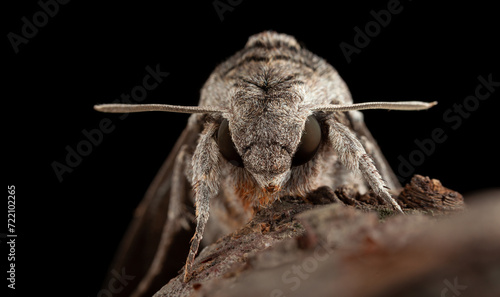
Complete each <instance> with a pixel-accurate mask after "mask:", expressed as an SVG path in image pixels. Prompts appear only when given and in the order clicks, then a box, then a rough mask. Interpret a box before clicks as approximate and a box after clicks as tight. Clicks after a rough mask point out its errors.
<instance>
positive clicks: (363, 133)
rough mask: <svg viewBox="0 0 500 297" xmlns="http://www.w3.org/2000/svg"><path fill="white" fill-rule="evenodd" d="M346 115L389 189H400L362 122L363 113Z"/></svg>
mask: <svg viewBox="0 0 500 297" xmlns="http://www.w3.org/2000/svg"><path fill="white" fill-rule="evenodd" d="M347 114H348V117H349V119H350V120H351V123H352V127H353V129H354V131H355V132H356V133H357V134H358V135H359V138H360V141H361V144H362V145H363V147H364V148H365V150H366V152H367V153H368V154H370V156H372V158H373V160H374V161H375V165H376V166H377V169H378V170H379V172H380V174H381V175H382V178H383V179H384V181H385V182H386V183H387V185H388V186H389V188H391V189H398V188H401V184H400V183H399V180H398V179H397V177H396V175H395V174H394V172H393V171H392V169H391V167H390V166H389V163H388V162H387V160H386V159H385V157H384V155H383V154H382V151H381V150H380V147H379V146H378V144H377V142H376V140H375V138H373V136H372V134H371V133H370V131H369V130H368V128H367V127H366V125H365V122H364V120H363V118H364V116H363V113H362V112H360V111H357V110H351V111H349V112H348V113H347Z"/></svg>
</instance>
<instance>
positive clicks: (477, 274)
mask: <svg viewBox="0 0 500 297" xmlns="http://www.w3.org/2000/svg"><path fill="white" fill-rule="evenodd" d="M398 201H399V203H401V205H402V206H403V207H405V212H406V213H407V214H408V215H393V212H392V211H391V210H390V209H388V207H389V206H388V205H386V204H385V202H384V201H382V200H381V199H378V198H376V197H375V196H374V195H373V194H372V193H367V194H360V193H358V192H357V191H356V190H355V189H354V188H350V187H342V188H339V189H337V190H336V191H332V190H330V189H328V188H326V187H324V188H319V189H318V190H316V191H315V192H314V193H311V195H309V196H308V197H306V199H299V198H294V197H287V198H286V199H282V201H281V202H276V203H274V204H273V205H272V206H271V207H269V208H267V209H263V210H261V211H260V212H258V213H257V215H256V216H255V218H254V219H253V220H252V221H250V222H249V223H248V224H247V225H246V226H245V227H243V228H242V229H240V230H238V231H237V232H235V233H233V234H230V235H227V236H225V237H223V238H221V239H220V240H218V241H217V242H216V243H214V244H212V245H210V246H208V247H206V248H205V249H203V250H202V251H201V253H200V254H199V255H198V257H197V259H196V262H195V265H194V267H195V272H194V275H193V279H191V281H190V282H188V283H183V282H182V275H179V276H178V277H176V278H174V279H172V280H170V282H169V283H168V284H167V285H165V286H164V287H163V288H162V289H161V290H160V291H158V292H157V293H156V294H155V297H160V296H363V297H366V296H368V297H370V296H373V297H375V296H424V297H425V296H459V295H460V296H500V294H499V293H500V285H499V282H498V271H500V270H499V267H500V228H498V226H500V216H499V215H498V214H499V213H500V200H498V199H497V200H496V201H489V202H487V203H485V204H486V205H483V206H481V207H476V208H470V209H469V211H467V212H464V211H463V210H464V200H463V197H462V196H461V195H460V194H458V193H456V192H454V191H451V190H449V189H446V188H445V187H443V186H442V185H441V183H440V182H439V181H437V180H431V179H429V178H426V177H422V176H415V177H414V178H413V179H412V181H411V183H410V184H408V185H406V186H405V188H404V189H403V191H402V192H401V193H400V194H399V196H398ZM450 213H456V214H455V215H453V216H449V219H446V220H440V219H439V218H440V217H442V216H443V215H445V214H448V215H449V214H450ZM424 214H426V215H424ZM436 214H437V215H439V216H437V217H431V216H435V215H436ZM429 215H431V216H429ZM436 218H437V219H436ZM382 219H383V220H382ZM495 278H496V280H495Z"/></svg>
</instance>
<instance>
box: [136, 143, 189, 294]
mask: <svg viewBox="0 0 500 297" xmlns="http://www.w3.org/2000/svg"><path fill="white" fill-rule="evenodd" d="M187 157H189V153H188V146H187V145H183V146H182V147H181V149H180V150H179V153H178V154H177V156H176V158H175V161H174V166H173V169H172V179H171V188H170V200H169V204H168V214H167V219H166V220H165V223H164V225H163V230H162V233H161V238H160V242H159V244H158V248H157V250H156V253H155V255H154V258H153V261H152V262H151V266H150V267H149V270H148V272H147V273H146V275H144V277H143V278H142V279H141V282H140V283H139V285H138V286H137V288H136V289H135V291H134V292H133V293H132V294H131V296H132V297H138V296H143V295H144V294H145V292H146V291H147V290H148V289H149V287H150V286H151V283H152V282H153V281H154V279H155V278H156V276H157V275H158V274H160V272H161V270H162V268H163V266H164V265H165V262H166V256H167V253H168V251H169V249H170V246H171V245H172V241H173V239H174V237H175V236H176V235H177V233H178V232H179V230H180V229H181V228H185V229H188V228H189V222H188V221H187V219H186V216H185V215H184V214H185V211H184V204H183V202H184V199H185V197H186V177H185V176H184V168H185V167H186V165H188V164H189V163H188V160H189V159H188V158H187Z"/></svg>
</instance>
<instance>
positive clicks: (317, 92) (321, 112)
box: [95, 32, 436, 296]
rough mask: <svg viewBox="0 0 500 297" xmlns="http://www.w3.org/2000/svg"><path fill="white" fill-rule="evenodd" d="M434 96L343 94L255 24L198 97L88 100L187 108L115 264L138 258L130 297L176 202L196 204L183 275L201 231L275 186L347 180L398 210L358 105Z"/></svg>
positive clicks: (245, 210)
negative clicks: (364, 98)
mask: <svg viewBox="0 0 500 297" xmlns="http://www.w3.org/2000/svg"><path fill="white" fill-rule="evenodd" d="M435 104H436V102H432V103H425V102H419V101H407V102H368V103H358V104H354V103H353V100H352V98H351V95H350V93H349V90H348V88H347V86H346V84H345V83H344V81H343V80H342V78H341V77H340V76H339V74H338V73H337V71H336V70H335V69H334V68H333V67H332V66H331V65H330V64H328V63H327V62H326V61H325V60H323V59H322V58H320V57H318V56H316V55H314V54H313V53H311V52H310V51H308V50H306V49H304V48H303V47H302V46H300V45H299V44H298V43H297V41H296V40H295V39H294V38H293V37H291V36H288V35H285V34H279V33H276V32H263V33H260V34H257V35H254V36H251V37H250V38H249V40H248V42H247V44H246V46H245V47H244V48H243V49H242V50H241V51H239V52H237V53H236V54H235V55H234V56H232V57H230V58H229V59H228V60H226V61H225V62H223V63H222V64H220V65H219V66H218V67H217V68H216V69H215V70H214V71H213V73H212V74H211V75H210V77H209V78H208V80H207V82H206V83H205V85H204V86H203V88H202V90H201V97H200V102H199V106H174V105H165V104H139V105H133V104H101V105H96V106H95V109H96V110H98V111H102V112H118V113H121V112H142V111H166V112H178V113H190V114H191V116H190V117H189V120H188V124H187V127H186V128H185V129H184V131H183V132H182V134H181V136H180V137H179V139H178V140H177V143H176V144H175V146H174V148H173V149H172V151H171V153H170V155H169V156H168V158H167V160H166V161H165V163H164V164H163V166H162V167H161V169H160V171H159V172H158V174H157V176H156V177H155V179H154V180H153V182H152V184H151V186H150V187H149V189H148V190H147V192H146V194H145V197H144V198H143V200H142V202H141V203H140V205H139V206H138V208H137V210H136V213H135V218H134V220H133V222H132V224H131V226H130V227H129V230H128V231H127V234H126V235H125V237H124V240H123V242H122V244H121V247H120V250H119V252H118V254H117V257H116V259H115V263H117V264H115V267H118V266H120V265H121V266H123V267H126V266H127V265H128V266H130V265H133V264H132V262H134V261H135V262H140V264H137V263H135V266H136V267H137V266H138V267H137V270H136V272H135V273H136V274H140V275H141V280H140V282H139V283H138V284H137V288H136V289H135V292H134V296H140V295H141V294H142V293H144V292H145V291H146V290H147V289H148V287H149V286H150V284H151V282H152V281H153V280H154V278H155V277H156V276H157V275H158V274H159V273H160V272H161V271H162V270H163V269H164V265H165V264H166V263H165V261H166V255H167V251H168V249H169V247H170V246H171V244H172V241H173V237H174V236H175V234H176V233H177V232H179V230H181V229H182V228H186V229H187V228H189V222H188V221H189V219H190V217H189V213H188V212H186V210H185V205H186V204H190V203H191V204H192V203H194V204H195V207H196V229H195V232H194V236H193V238H192V241H191V246H190V250H189V254H188V257H187V260H186V265H185V267H184V280H185V281H186V282H187V281H189V279H190V277H191V274H192V273H193V272H192V265H193V262H194V260H195V255H196V253H197V251H198V248H199V246H200V243H201V241H202V238H203V236H204V234H210V235H211V238H210V239H211V240H213V239H216V238H217V237H218V236H220V235H222V234H227V233H229V232H231V231H233V230H235V229H236V228H238V227H240V226H242V225H243V224H244V223H245V222H247V221H248V220H249V219H250V218H251V217H252V216H253V214H254V213H255V212H256V211H257V210H259V209H260V208H262V207H266V206H267V205H270V204H271V203H273V202H274V201H276V200H279V199H280V197H284V196H301V197H304V196H305V195H307V193H309V192H311V191H313V190H315V189H316V188H318V187H321V186H329V187H331V188H333V189H335V188H336V187H338V186H340V185H342V184H348V183H350V184H358V185H359V187H360V188H361V189H362V190H368V189H371V190H373V191H374V192H375V193H376V194H377V195H379V196H380V197H381V198H383V199H384V200H385V201H387V202H388V203H389V204H390V205H392V207H393V208H394V209H395V210H396V211H398V212H402V210H401V208H400V206H399V205H398V204H397V203H396V201H395V200H394V199H393V198H392V196H391V194H390V193H389V190H388V189H389V188H397V187H399V186H400V185H399V182H398V180H397V179H396V177H395V175H394V173H393V172H392V170H391V169H390V167H389V165H388V163H387V161H386V160H385V158H384V156H383V155H382V153H381V151H380V149H379V147H378V146H377V143H376V141H375V140H374V139H373V137H372V136H371V134H370V132H369V130H368V129H367V128H366V126H365V124H364V121H363V116H362V114H361V112H360V111H359V110H363V109H394V110H422V109H428V108H430V107H432V106H433V105H435ZM189 186H190V187H189ZM189 188H190V189H191V190H190V189H189ZM209 214H211V219H210V220H209V219H208V218H209ZM206 231H207V232H206ZM208 231H210V232H208ZM205 239H206V238H205ZM211 240H208V242H210V241H211ZM138 254H139V255H140V256H139V258H136V259H134V256H132V255H135V256H137V255H138Z"/></svg>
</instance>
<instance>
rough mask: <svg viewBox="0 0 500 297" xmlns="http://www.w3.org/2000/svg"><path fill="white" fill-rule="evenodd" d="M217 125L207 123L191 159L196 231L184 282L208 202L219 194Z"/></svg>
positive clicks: (192, 258) (192, 259)
mask: <svg viewBox="0 0 500 297" xmlns="http://www.w3.org/2000/svg"><path fill="white" fill-rule="evenodd" d="M217 129H218V125H217V124H215V123H209V124H208V125H207V126H206V127H205V130H204V131H203V133H202V134H201V135H200V139H199V142H198V145H197V146H196V149H195V151H194V154H193V159H192V169H193V171H192V174H193V177H192V181H191V184H192V186H193V190H194V194H195V205H196V231H195V233H194V236H193V238H192V239H191V247H190V249H189V255H188V257H187V260H186V266H185V270H184V282H188V281H189V279H190V278H191V273H192V267H193V263H194V258H195V256H196V253H197V252H198V248H199V246H200V242H201V239H202V238H203V232H204V230H205V226H206V224H207V221H208V215H209V209H210V200H211V199H212V198H213V197H215V196H217V194H218V192H219V180H220V163H219V161H220V160H219V146H218V145H217V142H216V141H215V139H214V135H215V133H216V132H217Z"/></svg>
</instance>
